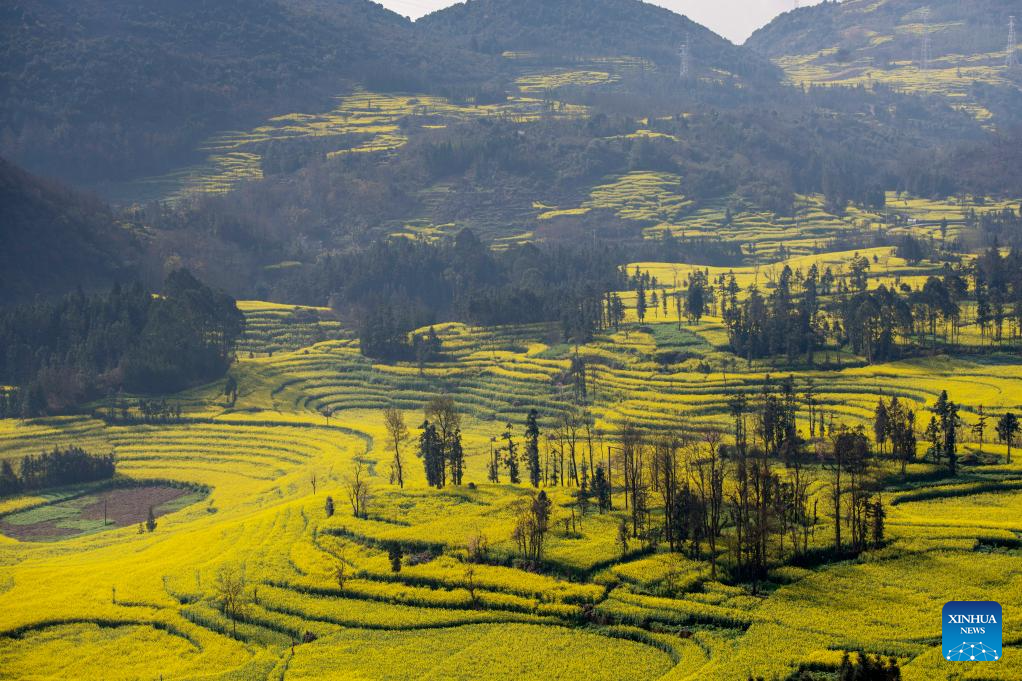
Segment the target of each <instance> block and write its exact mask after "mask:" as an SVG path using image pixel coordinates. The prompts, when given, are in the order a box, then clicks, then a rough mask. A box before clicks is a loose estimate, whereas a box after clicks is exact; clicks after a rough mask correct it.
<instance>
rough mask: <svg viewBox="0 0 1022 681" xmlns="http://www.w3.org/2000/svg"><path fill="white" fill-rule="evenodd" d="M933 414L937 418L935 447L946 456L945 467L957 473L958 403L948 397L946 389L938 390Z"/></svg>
mask: <svg viewBox="0 0 1022 681" xmlns="http://www.w3.org/2000/svg"><path fill="white" fill-rule="evenodd" d="M933 414H934V416H935V417H936V418H937V427H938V428H939V433H940V440H939V441H938V442H937V447H939V448H940V453H941V455H943V456H946V457H947V468H948V472H949V473H950V474H951V475H956V474H957V473H958V405H957V404H955V403H954V402H952V401H951V400H950V399H949V398H948V394H947V391H946V390H942V391H941V392H940V396H939V397H938V398H937V402H936V403H935V404H934V406H933Z"/></svg>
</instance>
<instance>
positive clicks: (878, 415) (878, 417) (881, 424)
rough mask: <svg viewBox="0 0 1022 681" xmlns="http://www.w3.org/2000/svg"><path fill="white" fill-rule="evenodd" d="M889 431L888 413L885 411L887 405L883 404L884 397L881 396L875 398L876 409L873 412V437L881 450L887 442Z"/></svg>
mask: <svg viewBox="0 0 1022 681" xmlns="http://www.w3.org/2000/svg"><path fill="white" fill-rule="evenodd" d="M890 433H891V419H890V413H889V412H888V411H887V405H886V404H884V399H883V398H882V397H881V398H880V399H879V400H877V406H876V410H875V411H874V412H873V438H874V441H875V442H876V443H877V447H879V448H880V451H881V452H883V451H884V445H885V444H886V443H887V439H888V436H889V435H890Z"/></svg>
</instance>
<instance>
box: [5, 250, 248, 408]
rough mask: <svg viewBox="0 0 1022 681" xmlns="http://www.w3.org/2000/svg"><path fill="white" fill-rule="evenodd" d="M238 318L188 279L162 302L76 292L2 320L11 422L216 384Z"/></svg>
mask: <svg viewBox="0 0 1022 681" xmlns="http://www.w3.org/2000/svg"><path fill="white" fill-rule="evenodd" d="M243 329H244V318H243V317H242V315H241V313H240V312H239V311H238V308H237V306H236V305H235V301H234V299H233V298H231V297H230V296H228V295H226V294H224V293H220V292H217V291H214V290H212V289H210V288H209V287H207V286H205V285H204V284H203V283H202V282H200V281H199V280H198V279H196V278H195V277H194V276H192V274H191V273H189V272H188V271H187V270H177V271H175V272H173V273H171V274H170V275H169V276H168V277H167V280H166V283H165V285H164V289H163V293H162V295H158V296H157V295H153V294H152V293H150V292H149V291H146V290H145V289H144V288H143V287H142V286H141V285H140V284H135V285H133V286H129V287H121V286H119V285H118V286H114V288H113V289H112V290H111V291H110V292H109V293H108V294H106V295H89V296H87V295H85V294H84V293H83V292H81V291H78V292H75V293H72V294H70V295H67V296H65V297H64V298H62V299H60V300H57V301H54V302H37V303H32V304H26V305H21V306H18V307H14V308H11V309H9V310H6V311H4V312H3V313H2V314H0V347H3V348H4V349H5V351H4V352H3V353H2V354H0V385H8V386H13V387H14V390H8V391H6V393H5V394H4V399H3V400H0V408H2V409H3V411H5V412H8V415H10V416H14V415H22V416H31V415H36V414H40V413H54V412H61V411H65V410H67V409H69V408H71V407H73V406H75V405H78V404H80V403H82V402H83V401H86V400H88V399H93V398H96V397H98V396H101V395H104V394H109V393H112V392H116V391H118V390H121V389H124V390H127V391H130V392H137V393H161V392H174V391H177V390H181V389H183V388H186V387H189V386H192V385H196V384H199V383H202V382H205V381H209V380H211V379H213V378H216V377H218V376H220V375H222V374H223V373H224V372H225V371H226V369H227V367H228V366H229V365H230V362H231V360H232V358H233V355H234V344H235V342H236V341H237V339H238V337H239V336H240V334H241V332H242V330H243Z"/></svg>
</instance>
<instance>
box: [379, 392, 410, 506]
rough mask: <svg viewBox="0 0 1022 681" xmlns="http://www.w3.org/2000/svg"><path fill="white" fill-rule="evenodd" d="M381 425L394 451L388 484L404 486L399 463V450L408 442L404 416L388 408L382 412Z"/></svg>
mask: <svg viewBox="0 0 1022 681" xmlns="http://www.w3.org/2000/svg"><path fill="white" fill-rule="evenodd" d="M383 423H384V425H385V426H386V428H387V436H388V438H389V439H390V446H391V447H392V448H393V449H394V458H393V459H391V463H390V482H391V484H393V483H395V482H396V483H397V484H398V487H404V486H405V476H404V467H403V465H402V462H401V449H402V447H404V444H405V442H407V441H408V426H406V425H405V417H404V414H403V413H401V411H400V410H399V409H396V408H394V407H388V408H387V409H386V410H385V411H384V412H383Z"/></svg>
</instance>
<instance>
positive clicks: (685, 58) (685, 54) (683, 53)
mask: <svg viewBox="0 0 1022 681" xmlns="http://www.w3.org/2000/svg"><path fill="white" fill-rule="evenodd" d="M678 57H679V58H680V62H681V63H680V65H679V69H678V73H679V75H681V77H682V78H688V76H689V74H690V73H691V72H692V52H691V48H690V47H689V43H688V35H686V36H685V42H683V43H682V44H681V47H679V48H678Z"/></svg>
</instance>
